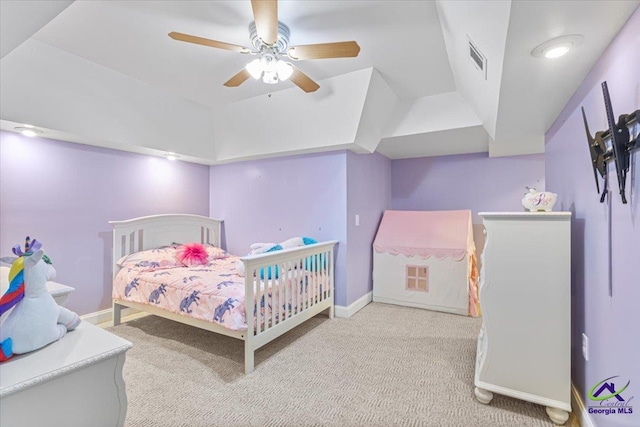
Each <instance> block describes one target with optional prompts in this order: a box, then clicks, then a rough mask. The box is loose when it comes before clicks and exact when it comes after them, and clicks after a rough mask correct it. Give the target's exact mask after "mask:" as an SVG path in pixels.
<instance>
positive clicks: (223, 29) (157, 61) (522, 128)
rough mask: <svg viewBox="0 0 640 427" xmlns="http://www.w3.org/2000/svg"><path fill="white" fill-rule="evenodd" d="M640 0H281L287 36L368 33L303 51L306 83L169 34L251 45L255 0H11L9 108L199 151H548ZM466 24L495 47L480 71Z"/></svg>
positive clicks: (214, 159) (487, 49)
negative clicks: (538, 54) (573, 45)
mask: <svg viewBox="0 0 640 427" xmlns="http://www.w3.org/2000/svg"><path fill="white" fill-rule="evenodd" d="M25 3H30V4H32V5H33V4H36V3H39V6H40V7H39V8H33V7H32V8H30V9H29V8H27V7H26V6H25ZM638 3H639V1H637V0H632V1H629V0H627V1H601V2H600V1H553V2H537V1H455V2H452V1H437V2H431V1H308V0H306V1H280V2H279V9H278V17H279V20H280V21H282V22H284V23H285V24H287V25H288V26H289V27H290V29H291V37H290V41H291V44H292V45H301V44H313V43H322V42H333V41H343V40H357V42H358V43H359V45H360V47H361V51H360V55H359V56H358V57H357V58H340V59H321V60H311V61H299V62H297V64H296V65H297V66H298V67H299V68H300V69H302V70H303V71H304V72H305V73H306V74H308V75H309V76H310V77H311V78H313V79H314V80H316V81H317V82H318V83H319V84H320V89H319V90H318V91H317V92H315V93H311V94H307V93H304V92H303V91H301V90H300V89H299V88H297V87H295V86H294V85H293V84H292V83H291V82H281V83H279V84H278V85H276V86H269V85H265V84H263V83H262V82H260V81H254V80H252V79H250V80H249V81H247V82H246V83H244V84H243V85H242V86H240V87H239V88H227V87H224V86H223V85H222V83H224V82H225V81H226V80H227V79H229V78H230V77H231V76H233V75H234V74H235V73H236V72H238V71H239V70H240V69H241V68H242V67H243V66H244V65H245V64H246V63H247V62H249V61H250V60H251V59H252V58H251V57H248V56H246V55H241V54H238V53H234V52H229V51H224V50H219V49H213V48H209V47H204V46H199V45H193V44H189V43H182V42H178V41H174V40H172V39H170V38H169V37H168V36H167V34H168V33H169V32H171V31H177V32H182V33H188V34H193V35H197V36H201V37H206V38H210V39H215V40H220V41H224V42H228V43H233V44H238V45H243V46H250V42H249V35H248V26H249V23H250V22H251V21H252V19H253V18H252V16H253V15H252V9H251V4H250V2H249V0H233V1H95V0H94V1H81V0H77V1H75V2H69V1H57V2H56V1H49V2H45V1H42V2H20V1H7V0H2V1H1V2H0V7H1V8H2V10H0V12H1V15H2V40H0V47H1V51H2V59H1V60H0V98H1V99H0V119H2V121H1V122H0V123H1V125H2V128H3V129H9V130H12V129H13V127H14V126H15V125H16V124H22V123H30V124H33V125H36V126H39V127H41V128H43V129H44V130H45V136H49V137H52V138H58V139H66V140H70V141H75V142H81V143H86V144H92V145H99V146H105V147H111V148H116V149H122V150H129V151H136V152H142V153H149V154H157V155H159V154H162V153H164V152H167V151H171V152H177V153H179V154H181V155H182V158H183V159H184V160H189V161H195V162H199V163H205V164H216V163H220V162H229V161H237V160H241V159H250V158H260V157H265V156H274V155H283V154H288V153H304V152H314V151H325V150H331V149H336V148H347V149H350V150H353V151H355V152H373V151H379V152H381V153H382V154H385V155H386V156H388V157H390V158H404V157H417V156H427V155H443V154H455V153H465V152H479V151H485V152H486V151H488V152H489V153H490V154H491V155H496V156H499V155H512V154H527V153H536V152H542V151H543V150H544V142H543V141H544V133H545V132H546V130H547V129H548V128H549V126H551V124H552V121H553V120H554V119H555V117H557V115H558V114H559V112H560V111H561V109H562V108H563V107H564V105H565V104H566V102H567V101H568V100H569V98H570V96H571V95H572V94H573V92H574V91H575V89H576V88H577V87H578V85H579V84H580V82H581V81H582V79H583V78H584V76H585V75H586V74H587V72H588V71H589V69H590V67H591V66H592V65H593V64H594V62H595V61H596V60H597V58H598V57H599V56H600V55H601V54H602V52H603V51H604V49H605V48H606V46H607V45H608V44H609V43H610V41H611V40H612V39H613V37H614V36H615V34H617V32H618V31H619V29H620V28H621V27H622V26H623V25H624V23H625V22H626V20H627V19H628V18H629V16H630V15H631V14H632V13H633V11H634V9H635V8H636V7H637V5H638ZM38 27H39V28H38ZM566 34H582V35H584V37H585V41H584V43H583V44H582V45H581V46H580V47H579V48H577V49H575V50H573V51H571V52H569V54H567V55H565V56H564V57H561V58H558V59H556V60H553V61H550V60H545V59H540V58H533V57H532V56H531V55H530V52H531V50H532V49H533V48H534V47H535V46H536V45H538V44H539V43H542V42H544V41H546V40H548V39H551V38H554V37H557V36H560V35H566ZM468 38H471V39H472V40H473V41H474V43H475V44H476V45H477V47H478V48H479V49H480V50H481V51H482V52H483V53H484V55H485V56H486V57H487V64H488V67H487V70H488V73H487V79H486V80H485V79H484V78H483V77H482V76H481V75H480V74H479V73H478V72H477V70H476V69H475V68H474V67H473V65H472V64H471V61H470V59H469V57H468V45H467V43H468ZM270 90H271V91H273V93H272V94H271V96H270V97H269V96H268V95H267V94H268V92H269V91H270Z"/></svg>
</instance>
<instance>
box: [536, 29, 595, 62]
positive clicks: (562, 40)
mask: <svg viewBox="0 0 640 427" xmlns="http://www.w3.org/2000/svg"><path fill="white" fill-rule="evenodd" d="M583 41H584V36H582V35H580V34H571V35H568V36H562V37H556V38H555V39H551V40H548V41H546V42H544V43H542V44H540V45H538V46H536V47H535V49H533V50H532V51H531V56H534V57H536V58H548V59H553V58H559V57H561V56H562V55H564V54H565V53H567V52H569V51H570V50H571V49H573V48H574V47H577V46H579V45H581V44H582V42H583Z"/></svg>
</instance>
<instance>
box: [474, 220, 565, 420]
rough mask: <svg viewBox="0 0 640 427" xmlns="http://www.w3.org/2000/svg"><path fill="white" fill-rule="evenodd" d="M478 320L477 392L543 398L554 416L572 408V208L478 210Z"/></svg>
mask: <svg viewBox="0 0 640 427" xmlns="http://www.w3.org/2000/svg"><path fill="white" fill-rule="evenodd" d="M480 216H481V217H482V218H483V222H484V226H485V230H486V231H485V232H486V243H485V248H484V252H483V254H482V270H481V273H480V305H481V307H482V313H483V325H482V329H481V331H480V335H479V337H478V350H477V356H476V373H475V386H476V388H475V394H476V397H477V399H478V400H479V401H480V402H482V403H485V404H487V403H489V402H490V401H491V399H492V398H493V393H494V392H495V393H498V394H502V395H505V396H511V397H515V398H517V399H521V400H526V401H529V402H533V403H537V404H541V405H544V406H546V407H547V414H548V415H549V417H550V418H551V420H552V421H553V422H554V423H556V424H563V423H564V422H566V420H567V418H568V416H569V414H568V413H569V412H571V316H570V314H571V312H570V310H571V213H570V212H512V213H505V212H502V213H497V212H496V213H490V212H481V213H480Z"/></svg>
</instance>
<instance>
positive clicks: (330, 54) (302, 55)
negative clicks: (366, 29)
mask: <svg viewBox="0 0 640 427" xmlns="http://www.w3.org/2000/svg"><path fill="white" fill-rule="evenodd" d="M358 53H360V46H358V43H356V42H355V41H350V42H336V43H319V44H307V45H302V46H292V47H290V48H289V51H288V52H287V54H288V55H289V58H291V59H324V58H353V57H356V56H358Z"/></svg>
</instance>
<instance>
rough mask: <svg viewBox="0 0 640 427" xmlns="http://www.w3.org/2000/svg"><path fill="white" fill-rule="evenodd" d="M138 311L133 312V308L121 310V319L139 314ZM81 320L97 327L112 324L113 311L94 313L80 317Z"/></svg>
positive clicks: (109, 309) (108, 309)
mask: <svg viewBox="0 0 640 427" xmlns="http://www.w3.org/2000/svg"><path fill="white" fill-rule="evenodd" d="M139 312H140V311H139V310H134V309H133V308H123V309H122V312H121V313H122V317H125V316H130V315H132V314H136V313H139ZM80 318H81V319H82V320H84V321H85V322H88V323H91V324H92V325H99V324H101V323H106V322H113V309H111V308H107V309H106V310H101V311H96V312H95V313H89V314H85V315H83V316H80Z"/></svg>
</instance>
